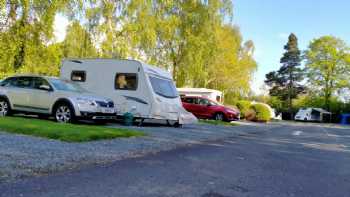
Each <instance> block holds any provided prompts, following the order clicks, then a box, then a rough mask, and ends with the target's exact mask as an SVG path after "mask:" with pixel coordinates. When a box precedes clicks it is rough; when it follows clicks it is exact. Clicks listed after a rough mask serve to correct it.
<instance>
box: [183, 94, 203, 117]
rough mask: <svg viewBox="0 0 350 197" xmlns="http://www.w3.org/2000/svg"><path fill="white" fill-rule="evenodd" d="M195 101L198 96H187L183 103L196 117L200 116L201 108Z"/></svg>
mask: <svg viewBox="0 0 350 197" xmlns="http://www.w3.org/2000/svg"><path fill="white" fill-rule="evenodd" d="M195 103H197V98H193V97H185V98H183V99H182V105H183V107H184V108H185V109H186V110H187V111H189V112H191V113H192V114H193V115H195V116H196V117H199V116H200V115H199V109H198V105H196V104H195Z"/></svg>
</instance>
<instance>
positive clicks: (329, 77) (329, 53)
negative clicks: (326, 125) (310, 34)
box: [305, 36, 350, 110]
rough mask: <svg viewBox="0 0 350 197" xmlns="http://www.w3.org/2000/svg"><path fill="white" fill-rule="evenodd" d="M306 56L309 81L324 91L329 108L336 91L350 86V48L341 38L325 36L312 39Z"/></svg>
mask: <svg viewBox="0 0 350 197" xmlns="http://www.w3.org/2000/svg"><path fill="white" fill-rule="evenodd" d="M305 56H306V60H307V61H306V70H307V74H308V78H309V83H310V85H311V87H313V88H314V90H315V91H321V92H322V93H321V94H320V95H321V96H323V97H324V106H325V108H326V109H327V110H329V109H330V99H331V97H332V96H333V95H334V94H335V93H336V91H338V90H341V89H342V88H345V87H349V83H350V80H349V76H350V49H349V47H348V46H347V45H346V43H345V42H344V41H343V40H341V39H339V38H335V37H333V36H323V37H320V38H318V39H315V40H313V41H311V43H310V44H309V47H308V50H307V51H306V53H305Z"/></svg>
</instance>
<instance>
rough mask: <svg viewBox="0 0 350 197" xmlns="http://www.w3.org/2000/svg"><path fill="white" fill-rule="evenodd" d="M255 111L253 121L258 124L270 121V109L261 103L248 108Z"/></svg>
mask: <svg viewBox="0 0 350 197" xmlns="http://www.w3.org/2000/svg"><path fill="white" fill-rule="evenodd" d="M250 108H251V109H252V110H254V111H255V113H256V115H255V121H258V122H268V121H270V120H271V112H270V109H269V108H268V107H267V106H266V105H264V104H261V103H257V104H254V105H252V106H251V107H250Z"/></svg>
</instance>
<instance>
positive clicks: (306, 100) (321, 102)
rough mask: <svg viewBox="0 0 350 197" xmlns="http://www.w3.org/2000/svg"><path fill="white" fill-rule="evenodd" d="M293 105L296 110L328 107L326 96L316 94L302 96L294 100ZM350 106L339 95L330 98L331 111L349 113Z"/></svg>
mask: <svg viewBox="0 0 350 197" xmlns="http://www.w3.org/2000/svg"><path fill="white" fill-rule="evenodd" d="M293 105H294V107H295V109H294V110H295V111H297V110H298V109H300V108H308V107H315V108H323V109H325V108H326V106H325V98H324V97H320V96H318V95H315V94H310V95H303V96H300V97H299V98H298V99H296V100H294V101H293ZM348 106H349V104H346V103H344V102H342V101H340V100H339V99H338V98H337V97H331V98H330V100H329V111H330V112H332V113H333V114H342V113H349V112H350V109H349V107H348Z"/></svg>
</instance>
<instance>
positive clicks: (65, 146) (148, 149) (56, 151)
mask: <svg viewBox="0 0 350 197" xmlns="http://www.w3.org/2000/svg"><path fill="white" fill-rule="evenodd" d="M109 126H111V127H123V126H120V125H117V124H114V125H109ZM243 127H245V130H247V127H246V126H233V127H225V126H213V125H206V124H197V125H186V126H185V127H184V128H171V127H164V126H158V127H155V126H153V127H150V126H148V127H147V126H146V127H129V128H131V129H135V130H141V131H143V132H145V133H146V134H148V136H146V137H137V138H135V137H134V138H118V139H114V140H104V141H95V142H87V143H67V142H61V141H57V140H48V139H44V138H37V137H31V136H24V135H15V134H8V133H5V132H0V182H2V181H13V180H16V179H18V178H23V177H28V176H36V175H43V174H49V173H53V172H59V171H63V170H67V169H74V168H78V167H81V166H84V165H94V164H104V163H108V162H112V161H116V160H120V159H123V158H130V157H138V156H142V155H145V154H152V153H156V152H159V151H166V150H171V149H174V148H177V147H180V146H188V145H193V144H200V143H202V142H205V141H212V140H219V139H223V138H226V137H232V136H235V135H237V134H239V132H238V131H240V130H242V128H243ZM253 130H254V129H253Z"/></svg>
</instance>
